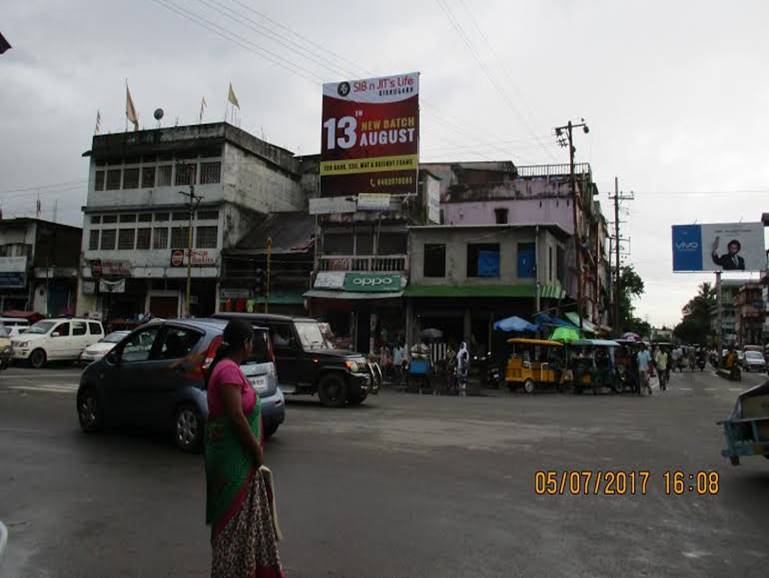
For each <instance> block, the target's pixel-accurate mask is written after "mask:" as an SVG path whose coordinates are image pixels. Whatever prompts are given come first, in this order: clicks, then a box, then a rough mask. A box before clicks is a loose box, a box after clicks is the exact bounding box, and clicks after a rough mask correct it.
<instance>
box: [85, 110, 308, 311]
mask: <svg viewBox="0 0 769 578" xmlns="http://www.w3.org/2000/svg"><path fill="white" fill-rule="evenodd" d="M84 156H86V157H88V158H89V159H90V167H89V184H88V200H87V203H86V206H85V207H84V208H83V210H84V212H85V219H84V230H83V245H82V251H83V260H82V264H81V265H82V266H81V278H82V279H81V284H80V299H79V300H78V312H79V313H85V312H97V313H100V314H102V315H104V316H107V317H111V318H128V317H133V316H136V315H138V314H142V313H146V312H150V313H152V314H153V315H156V316H163V317H175V316H177V315H183V314H186V313H187V312H189V313H190V314H192V315H209V314H211V313H213V312H214V311H215V310H217V308H218V307H219V305H220V303H221V302H222V299H221V297H222V295H220V289H221V287H220V283H219V277H220V266H221V252H222V250H226V249H228V248H231V247H235V246H236V245H237V243H238V242H239V241H240V240H241V239H242V238H243V237H244V236H245V235H246V234H247V233H248V232H249V231H250V230H251V229H252V228H253V227H254V226H255V225H256V224H258V223H259V222H261V219H262V218H263V215H264V214H265V213H268V212H279V211H297V210H306V194H305V191H304V188H303V180H304V177H303V174H304V172H305V171H304V170H303V168H302V160H301V159H300V158H297V157H295V156H294V155H293V154H292V153H291V152H289V151H287V150H285V149H282V148H280V147H277V146H274V145H272V144H269V143H267V142H265V141H263V140H260V139H258V138H256V137H254V136H252V135H250V134H248V133H247V132H245V131H243V130H241V129H239V128H236V127H234V126H231V125H229V124H226V123H213V124H201V125H194V126H182V127H174V128H158V129H154V130H143V131H136V132H125V133H117V134H105V135H96V136H94V138H93V143H92V146H91V149H90V150H89V151H87V152H86V153H84ZM193 190H194V194H195V195H196V197H197V200H196V205H195V211H194V215H193V220H192V223H193V224H192V251H191V252H188V251H187V248H188V239H189V237H188V234H189V222H190V212H191V210H190V207H191V205H190V202H189V200H190V198H189V196H188V195H189V193H190V192H191V191H193ZM197 203H199V204H197ZM188 260H191V263H192V290H191V299H190V303H186V302H185V287H186V278H187V264H188V262H189V261H188Z"/></svg>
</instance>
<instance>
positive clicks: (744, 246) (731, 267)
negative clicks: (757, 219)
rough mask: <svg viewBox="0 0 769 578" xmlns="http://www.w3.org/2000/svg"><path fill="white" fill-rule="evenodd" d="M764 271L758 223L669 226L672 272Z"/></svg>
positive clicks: (762, 246) (761, 234) (762, 248)
mask: <svg viewBox="0 0 769 578" xmlns="http://www.w3.org/2000/svg"><path fill="white" fill-rule="evenodd" d="M762 269H766V250H765V248H764V225H763V224H762V223H714V224H708V225H673V271H676V272H684V271H687V272H688V271H761V270H762Z"/></svg>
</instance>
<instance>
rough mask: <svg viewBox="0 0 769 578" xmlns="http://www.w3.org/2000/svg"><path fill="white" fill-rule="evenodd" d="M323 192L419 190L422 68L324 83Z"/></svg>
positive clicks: (334, 194) (326, 194)
mask: <svg viewBox="0 0 769 578" xmlns="http://www.w3.org/2000/svg"><path fill="white" fill-rule="evenodd" d="M321 133H322V138H321V163H320V177H321V178H320V188H321V196H323V197H340V196H357V195H359V194H361V193H383V194H405V193H415V192H416V190H417V171H418V168H419V156H418V152H419V73H409V74H399V75H395V76H387V77H380V78H368V79H364V80H353V81H344V82H335V83H329V84H324V85H323V126H322V131H321Z"/></svg>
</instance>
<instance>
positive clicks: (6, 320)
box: [0, 317, 29, 337]
mask: <svg viewBox="0 0 769 578" xmlns="http://www.w3.org/2000/svg"><path fill="white" fill-rule="evenodd" d="M0 325H2V326H3V327H5V328H6V329H7V330H8V335H9V336H10V337H18V336H19V335H21V334H22V333H24V332H25V331H26V330H27V329H29V321H27V320H26V319H19V318H18V317H0Z"/></svg>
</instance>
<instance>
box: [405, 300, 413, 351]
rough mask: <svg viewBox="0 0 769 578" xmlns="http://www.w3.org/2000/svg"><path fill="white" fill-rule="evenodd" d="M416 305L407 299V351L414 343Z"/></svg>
mask: <svg viewBox="0 0 769 578" xmlns="http://www.w3.org/2000/svg"><path fill="white" fill-rule="evenodd" d="M413 335H414V304H413V302H412V300H411V299H409V298H406V335H405V338H406V349H407V350H408V349H409V348H410V347H411V345H412V344H413V343H414V338H413Z"/></svg>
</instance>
